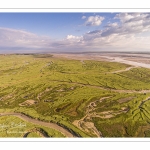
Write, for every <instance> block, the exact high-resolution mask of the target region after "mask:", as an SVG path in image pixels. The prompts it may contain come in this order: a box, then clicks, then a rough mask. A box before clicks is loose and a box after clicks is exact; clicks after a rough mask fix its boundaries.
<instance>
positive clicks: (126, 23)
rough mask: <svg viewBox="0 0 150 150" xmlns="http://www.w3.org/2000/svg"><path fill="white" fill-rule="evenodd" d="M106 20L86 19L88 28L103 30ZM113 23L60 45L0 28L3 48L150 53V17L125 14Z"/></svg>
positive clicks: (59, 41)
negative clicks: (101, 25)
mask: <svg viewBox="0 0 150 150" xmlns="http://www.w3.org/2000/svg"><path fill="white" fill-rule="evenodd" d="M116 19H117V20H116ZM103 20H104V17H100V16H90V17H88V18H86V22H85V25H89V26H99V25H100V24H101V23H102V21H103ZM113 21H114V22H109V23H108V24H107V25H106V26H105V27H104V28H101V30H93V31H89V32H87V33H84V34H83V35H81V36H75V35H72V34H69V35H67V36H66V37H65V38H64V39H62V40H57V41H56V40H52V39H51V38H50V37H44V36H38V35H36V34H33V33H30V32H26V31H22V30H14V29H7V28H0V39H1V40H0V47H8V46H9V47H23V48H24V49H25V48H31V49H49V50H51V49H52V50H59V51H60V50H62V51H71V50H77V49H78V50H79V51H80V50H81V51H83V50H95V49H96V50H101V49H102V50H104V49H107V50H117V49H119V50H124V49H125V50H139V49H140V50H150V42H149V41H150V36H149V35H150V13H121V14H117V15H116V16H115V19H114V20H113ZM148 32H149V33H148ZM145 33H146V34H147V35H144V34H145Z"/></svg>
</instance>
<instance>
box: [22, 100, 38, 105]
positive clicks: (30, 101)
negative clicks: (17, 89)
mask: <svg viewBox="0 0 150 150" xmlns="http://www.w3.org/2000/svg"><path fill="white" fill-rule="evenodd" d="M36 103H37V101H35V100H26V101H25V102H23V103H20V104H19V106H31V105H34V104H36Z"/></svg>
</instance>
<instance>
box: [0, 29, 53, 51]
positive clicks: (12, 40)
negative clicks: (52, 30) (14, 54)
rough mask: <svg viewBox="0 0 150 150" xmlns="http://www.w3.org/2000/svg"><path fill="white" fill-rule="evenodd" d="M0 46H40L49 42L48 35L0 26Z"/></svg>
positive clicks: (45, 45)
mask: <svg viewBox="0 0 150 150" xmlns="http://www.w3.org/2000/svg"><path fill="white" fill-rule="evenodd" d="M0 39H1V40H0V47H24V48H42V47H48V45H49V44H50V43H51V39H50V38H49V37H44V36H38V35H36V34H33V33H30V32H27V31H23V30H15V29H9V28H0Z"/></svg>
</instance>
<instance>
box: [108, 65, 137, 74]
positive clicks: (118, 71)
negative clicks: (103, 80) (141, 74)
mask: <svg viewBox="0 0 150 150" xmlns="http://www.w3.org/2000/svg"><path fill="white" fill-rule="evenodd" d="M133 68H138V67H136V66H133V67H128V68H126V69H123V70H117V71H113V72H107V73H120V72H125V71H129V70H131V69H133Z"/></svg>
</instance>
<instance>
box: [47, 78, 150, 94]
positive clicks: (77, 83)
mask: <svg viewBox="0 0 150 150" xmlns="http://www.w3.org/2000/svg"><path fill="white" fill-rule="evenodd" d="M50 81H53V82H62V83H69V84H76V85H82V86H87V87H93V88H98V89H102V90H110V91H113V92H118V93H150V90H139V91H138V90H117V89H111V88H107V87H103V86H98V85H91V84H84V83H79V82H69V81H61V80H50Z"/></svg>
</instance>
